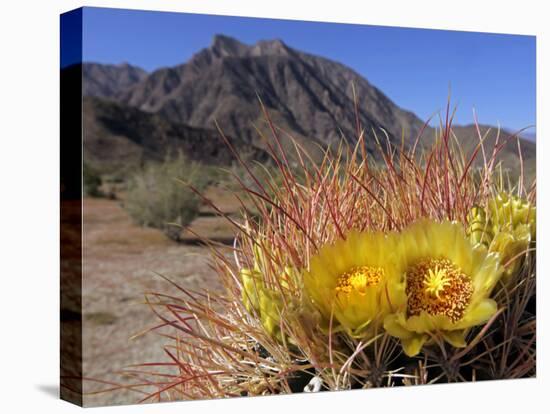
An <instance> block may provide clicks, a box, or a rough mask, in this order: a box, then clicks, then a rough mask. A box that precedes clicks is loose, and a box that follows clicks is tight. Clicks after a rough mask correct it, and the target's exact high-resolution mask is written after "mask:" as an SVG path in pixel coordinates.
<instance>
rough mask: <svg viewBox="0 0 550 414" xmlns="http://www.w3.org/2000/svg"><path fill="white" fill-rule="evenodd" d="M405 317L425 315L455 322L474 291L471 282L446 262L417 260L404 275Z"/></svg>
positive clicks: (461, 314) (454, 266)
mask: <svg viewBox="0 0 550 414" xmlns="http://www.w3.org/2000/svg"><path fill="white" fill-rule="evenodd" d="M406 278H407V288H406V293H407V297H408V301H407V313H408V315H409V316H413V315H420V313H421V312H423V311H424V312H427V313H429V314H430V315H445V316H447V317H448V318H449V319H450V320H451V321H453V322H457V321H458V320H460V319H461V318H462V316H464V312H465V310H466V308H467V306H468V305H469V303H470V299H471V297H472V294H473V291H474V288H473V284H472V280H471V279H470V278H469V277H468V276H467V275H466V274H464V272H463V271H462V270H461V269H460V268H459V267H458V266H456V265H455V264H454V263H453V262H451V261H450V260H449V259H443V258H440V259H433V258H428V259H424V260H420V261H419V262H418V263H417V264H416V265H414V266H412V267H410V268H409V269H408V271H407V275H406Z"/></svg>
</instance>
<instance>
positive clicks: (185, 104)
mask: <svg viewBox="0 0 550 414" xmlns="http://www.w3.org/2000/svg"><path fill="white" fill-rule="evenodd" d="M83 81H84V82H83V83H84V88H83V90H84V94H85V95H87V96H93V97H95V98H96V100H95V101H93V102H94V103H93V104H90V103H89V104H88V106H87V107H86V108H93V110H95V111H96V113H97V110H98V107H100V106H101V102H100V100H109V101H111V105H112V106H110V107H109V108H110V110H111V111H112V113H111V116H110V125H111V127H112V124H113V123H116V122H115V121H117V120H118V121H119V123H126V124H127V126H126V127H127V128H134V127H135V125H130V122H131V123H132V124H136V123H138V124H139V119H141V118H143V119H146V120H147V121H144V122H146V123H147V125H148V126H147V128H150V129H149V130H148V132H147V133H148V134H150V135H152V136H162V135H166V129H167V128H175V126H176V125H177V126H178V127H177V128H194V129H195V130H201V131H209V132H208V133H207V132H204V133H203V135H201V139H202V140H203V141H202V144H201V145H204V148H207V149H208V148H211V149H213V148H214V147H215V146H219V145H220V142H221V141H220V140H219V137H215V135H216V134H217V132H214V130H215V121H217V122H218V124H219V125H220V127H221V129H222V130H223V131H224V133H225V134H226V135H228V136H229V137H231V138H232V139H233V140H235V142H238V143H239V145H240V146H241V147H240V148H246V149H247V151H248V153H249V154H252V156H254V154H256V155H258V154H262V156H264V155H265V151H263V150H265V148H266V143H265V139H264V138H262V136H261V135H262V134H264V135H266V134H268V136H269V135H270V132H269V127H268V125H267V123H266V120H265V117H264V115H263V114H262V111H261V107H260V105H259V102H258V97H260V98H261V100H262V102H263V103H264V105H265V106H266V108H267V110H268V112H269V114H270V116H271V117H272V119H273V122H274V124H275V125H277V126H278V127H280V128H282V129H283V130H285V131H286V132H288V133H289V134H291V135H292V136H293V137H294V138H295V139H296V140H297V141H298V142H299V143H300V144H301V145H303V146H305V147H306V148H307V149H308V150H310V151H311V152H312V153H313V154H314V155H316V154H319V148H320V147H336V146H337V145H338V144H339V143H340V142H341V139H342V138H344V139H347V140H348V141H349V142H354V140H355V139H356V119H355V105H354V94H353V89H352V85H353V86H354V87H355V93H356V94H355V96H356V97H357V104H358V108H357V109H358V115H359V122H360V124H361V126H362V127H363V128H364V129H365V130H366V132H367V134H368V137H369V138H368V139H367V143H368V150H369V151H370V152H371V153H373V154H377V152H376V151H375V145H374V139H372V131H373V130H374V131H377V132H378V133H379V134H380V135H381V134H382V133H381V131H380V129H384V130H385V131H387V133H388V135H389V138H390V140H391V141H392V142H393V143H394V144H396V145H399V144H400V143H401V137H402V134H403V137H404V142H405V146H406V147H408V146H409V145H411V144H412V142H413V137H415V136H416V135H417V133H418V131H419V130H420V128H421V127H422V125H423V122H422V121H421V120H420V119H419V118H418V117H417V116H415V115H414V114H413V113H412V112H410V111H407V110H405V109H402V108H400V107H398V106H397V105H396V104H395V103H393V102H392V101H391V100H390V99H389V98H388V97H387V96H386V95H384V93H383V92H382V91H380V90H379V89H377V88H376V87H375V86H373V85H372V84H370V83H369V82H368V81H367V80H366V79H365V78H363V77H362V76H361V75H359V74H358V73H356V72H355V71H353V70H352V69H350V68H348V67H346V66H345V65H343V64H341V63H338V62H335V61H331V60H329V59H326V58H323V57H319V56H314V55H311V54H308V53H305V52H302V51H299V50H296V49H293V48H290V47H289V46H287V45H286V44H284V43H283V42H282V41H280V40H269V41H261V42H258V43H256V44H254V45H246V44H243V43H241V42H239V41H238V40H236V39H233V38H230V37H227V36H223V35H216V36H215V37H214V39H213V41H212V44H211V45H210V46H209V47H207V48H205V49H202V50H200V51H198V52H197V53H196V54H195V55H193V56H192V57H191V58H190V59H189V61H187V62H185V63H183V64H181V65H177V66H174V67H167V68H161V69H158V70H155V71H153V72H151V73H146V72H145V71H143V70H141V69H139V68H136V67H134V66H131V65H128V64H125V65H99V64H89V63H85V64H84V65H83ZM90 102H91V101H90ZM115 103H116V108H117V110H116V111H115V110H114V109H115V106H114V104H115ZM436 105H437V103H434V106H436ZM103 109H105V108H103ZM85 110H86V109H85ZM129 114H131V116H132V118H131V119H132V120H131V121H130V120H129V118H124V116H130V115H129ZM117 117H120V119H119V118H117ZM87 119H88V120H87V124H86V127H87V128H90V130H95V131H96V132H95V134H96V138H97V139H99V138H100V137H101V134H100V132H101V131H104V130H105V128H106V127H105V124H104V123H103V124H101V123H100V124H99V125H96V123H97V122H98V120H100V119H103V118H101V117H98V116H88V118H87ZM168 125H169V126H170V127H168ZM161 126H162V128H164V129H163V131H164V132H158V131H157V128H161ZM94 128H95V129H94ZM140 128H141V127H140ZM484 128H485V127H484ZM111 130H112V128H111ZM101 133H102V132H101ZM456 133H457V136H459V138H460V141H461V142H462V143H463V144H464V147H465V148H472V147H473V146H475V145H476V144H477V142H478V140H477V138H476V133H475V129H474V128H472V127H471V126H464V127H456ZM138 135H140V136H143V134H142V132H140V133H139V134H138ZM175 135H177V134H175ZM89 136H91V135H89ZM282 136H283V145H285V146H288V145H290V142H289V140H288V139H286V138H284V134H283V135H282ZM433 136H434V131H433V130H432V129H430V128H428V129H427V130H426V132H425V137H426V138H425V141H424V142H426V143H428V144H429V143H431V142H432V140H433ZM106 137H110V138H109V139H112V140H115V139H118V138H115V137H118V135H117V134H107V135H105V136H104V137H103V138H101V139H103V140H106V139H107V138H106ZM101 142H103V144H101V145H107V142H104V141H101ZM129 142H132V145H133V146H134V147H135V146H140V145H142V144H140V143H139V142H138V140H131V139H130V141H129ZM155 142H157V141H155ZM158 142H163V141H158ZM170 142H171V143H183V142H186V140H185V139H184V140H179V141H178V140H176V141H173V140H171V141H170ZM194 142H195V141H194ZM196 142H197V143H196V145H194V146H193V145H191V146H187V147H185V150H186V151H190V156H191V157H193V158H196V159H204V160H212V161H213V160H216V157H221V158H220V159H222V158H223V157H225V155H223V156H222V155H221V154H218V155H216V157H214V158H212V157H210V156H205V155H204V154H191V152H194V151H198V152H199V153H200V152H201V149H200V148H201V145H199V144H198V141H196ZM522 142H525V144H524V145H522V148H523V152H524V160H525V161H526V163H529V164H530V165H532V166H533V168H532V169H533V171H534V161H532V159H531V157H534V155H535V144H534V143H531V142H528V141H523V140H522ZM221 145H222V147H221V148H219V149H218V151H219V152H220V153H221V152H227V153H228V151H227V149H225V148H223V144H221ZM134 147H132V148H134ZM161 147H162V145H160V144H158V145H157V146H156V147H155V148H156V149H155V151H153V152H155V153H157V152H158V151H161V152H162V149H163V148H161ZM150 148H151V147H145V148H143V149H141V150H140V151H141V153H142V154H143V156H144V157H145V158H147V157H148V156H150V154H152V152H151V149H150ZM134 150H135V151H138V148H137V147H136V148H134ZM255 151H257V152H255ZM206 152H207V153H208V151H206ZM103 155H105V156H106V157H107V156H108V154H103ZM157 155H158V154H157ZM227 155H228V156H229V154H227ZM501 159H503V160H506V162H507V163H508V164H509V168H510V169H512V170H514V171H516V170H517V168H518V165H519V157H518V155H517V145H512V146H511V145H508V146H507V147H506V148H505V150H504V151H503V153H502V156H501ZM533 159H534V158H533Z"/></svg>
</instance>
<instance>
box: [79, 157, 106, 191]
mask: <svg viewBox="0 0 550 414" xmlns="http://www.w3.org/2000/svg"><path fill="white" fill-rule="evenodd" d="M82 176H83V177H82V178H83V180H82V182H83V192H84V195H85V196H88V197H100V196H101V195H102V193H101V190H100V187H101V176H100V175H99V173H98V172H97V170H95V169H94V168H92V167H91V166H90V165H88V164H86V163H84V165H83V166H82Z"/></svg>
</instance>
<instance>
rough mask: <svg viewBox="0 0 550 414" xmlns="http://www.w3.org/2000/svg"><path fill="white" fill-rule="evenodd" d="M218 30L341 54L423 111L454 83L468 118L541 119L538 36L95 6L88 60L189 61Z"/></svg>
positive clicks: (523, 123) (442, 99)
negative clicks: (537, 109)
mask: <svg viewBox="0 0 550 414" xmlns="http://www.w3.org/2000/svg"><path fill="white" fill-rule="evenodd" d="M216 33H222V34H225V35H229V36H232V37H235V38H237V39H239V40H240V41H242V42H244V43H249V44H252V43H255V42H257V41H258V40H265V39H274V38H278V39H282V40H283V41H284V42H285V43H286V44H288V45H289V46H291V47H294V48H297V49H300V50H303V51H306V52H309V53H313V54H317V55H320V56H324V57H327V58H330V59H333V60H336V61H339V62H341V63H343V64H345V65H347V66H349V67H351V68H352V69H354V70H355V71H357V72H358V73H360V74H361V75H363V76H364V77H365V78H366V79H368V80H369V81H370V82H371V83H372V84H373V85H375V86H376V87H378V88H379V89H381V90H382V91H383V92H384V93H385V94H386V95H387V96H389V97H390V99H392V100H393V101H394V102H395V103H396V104H397V105H399V106H401V107H402V108H405V109H408V110H411V111H413V112H415V113H416V114H417V115H418V116H419V117H420V118H422V119H427V118H428V117H429V116H430V115H431V114H432V113H434V112H436V111H438V110H443V108H444V107H445V104H446V102H447V95H448V92H449V87H450V88H451V96H452V102H453V103H454V104H457V105H458V112H457V118H456V121H457V123H459V124H467V123H472V121H473V116H472V109H473V108H474V107H475V109H476V112H477V114H478V118H479V120H480V122H482V123H488V124H493V125H496V124H497V123H500V124H501V125H502V126H504V127H507V128H511V129H519V128H523V127H527V126H530V125H534V124H535V121H536V119H535V89H536V88H535V37H534V36H518V35H503V34H485V33H470V32H457V31H446V30H426V29H407V28H392V27H380V26H363V25H350V24H341V23H318V22H304V21H290V20H277V19H256V18H242V17H227V16H213V15H197V14H185V13H165V12H150V11H130V10H120V9H102V8H85V9H84V47H83V59H84V60H85V61H95V62H101V63H121V62H128V63H131V64H134V65H137V66H140V67H142V68H144V69H146V70H148V71H152V70H154V69H156V68H159V67H163V66H173V65H176V64H180V63H183V62H185V61H186V60H188V59H189V58H190V57H191V56H192V54H193V53H195V52H197V51H198V50H200V49H202V48H204V47H207V46H208V45H209V44H210V43H211V41H212V37H213V36H214V34H216ZM66 63H67V62H62V65H63V64H66ZM531 131H533V130H532V129H531Z"/></svg>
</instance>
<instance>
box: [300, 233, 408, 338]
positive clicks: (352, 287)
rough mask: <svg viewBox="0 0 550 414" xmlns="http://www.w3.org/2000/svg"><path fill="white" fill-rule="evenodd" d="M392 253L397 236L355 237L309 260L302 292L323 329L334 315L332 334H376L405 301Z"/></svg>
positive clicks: (348, 236) (361, 235) (374, 234)
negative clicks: (398, 303) (394, 304)
mask: <svg viewBox="0 0 550 414" xmlns="http://www.w3.org/2000/svg"><path fill="white" fill-rule="evenodd" d="M394 251H395V235H394V234H391V235H385V234H383V233H380V232H377V233H368V232H357V231H352V232H350V233H349V234H348V235H347V236H346V238H345V240H343V239H341V240H338V241H336V242H335V243H334V244H331V245H325V246H323V247H322V248H321V249H320V250H319V252H318V253H317V254H316V255H315V256H313V257H312V258H311V259H310V263H309V269H308V270H307V271H304V287H305V290H306V292H307V294H308V296H309V298H310V299H311V300H312V302H313V304H314V305H315V307H316V308H317V309H318V310H319V312H320V313H321V315H322V317H323V319H324V324H325V325H328V321H330V318H331V315H332V316H333V331H338V330H342V329H343V330H345V331H346V332H347V333H348V334H350V335H351V336H353V337H366V336H370V335H372V334H374V331H375V330H376V328H377V327H378V326H379V325H381V324H382V321H383V318H384V317H385V316H386V315H387V314H388V313H389V312H390V311H391V310H392V302H393V301H399V300H400V299H399V297H400V296H402V295H404V286H403V284H402V283H400V280H399V279H400V276H399V273H398V269H399V267H400V266H398V265H397V263H396V262H395V255H394Z"/></svg>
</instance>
